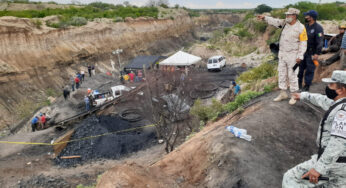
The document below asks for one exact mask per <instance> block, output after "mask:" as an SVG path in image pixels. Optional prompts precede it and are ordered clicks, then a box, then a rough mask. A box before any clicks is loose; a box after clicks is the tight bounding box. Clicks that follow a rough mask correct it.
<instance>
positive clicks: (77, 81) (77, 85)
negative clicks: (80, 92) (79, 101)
mask: <svg viewBox="0 0 346 188" xmlns="http://www.w3.org/2000/svg"><path fill="white" fill-rule="evenodd" d="M79 81H80V80H79V78H78V77H76V78H75V79H74V82H75V83H76V89H78V88H79Z"/></svg>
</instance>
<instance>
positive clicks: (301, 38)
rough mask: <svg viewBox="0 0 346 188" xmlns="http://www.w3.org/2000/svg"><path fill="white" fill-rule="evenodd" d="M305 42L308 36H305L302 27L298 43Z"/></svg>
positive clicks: (304, 30)
mask: <svg viewBox="0 0 346 188" xmlns="http://www.w3.org/2000/svg"><path fill="white" fill-rule="evenodd" d="M307 40H308V35H307V34H306V29H305V27H304V28H303V32H301V33H300V34H299V41H307Z"/></svg>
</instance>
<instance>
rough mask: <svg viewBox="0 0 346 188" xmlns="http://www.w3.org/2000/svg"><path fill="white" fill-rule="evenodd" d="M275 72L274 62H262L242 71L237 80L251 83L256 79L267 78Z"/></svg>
mask: <svg viewBox="0 0 346 188" xmlns="http://www.w3.org/2000/svg"><path fill="white" fill-rule="evenodd" d="M276 74H277V67H276V64H272V63H267V62H266V63H262V64H261V65H260V66H258V67H255V68H253V69H251V70H249V71H246V72H244V73H242V74H241V75H240V76H239V77H238V79H237V81H238V82H241V83H252V82H255V81H257V80H263V79H267V78H269V77H273V76H275V75H276Z"/></svg>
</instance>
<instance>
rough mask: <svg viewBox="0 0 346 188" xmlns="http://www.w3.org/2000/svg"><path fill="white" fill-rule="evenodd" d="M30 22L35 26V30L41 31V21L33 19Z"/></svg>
mask: <svg viewBox="0 0 346 188" xmlns="http://www.w3.org/2000/svg"><path fill="white" fill-rule="evenodd" d="M31 22H32V23H33V24H34V25H35V27H36V28H37V29H41V26H42V21H41V20H39V19H33V20H31Z"/></svg>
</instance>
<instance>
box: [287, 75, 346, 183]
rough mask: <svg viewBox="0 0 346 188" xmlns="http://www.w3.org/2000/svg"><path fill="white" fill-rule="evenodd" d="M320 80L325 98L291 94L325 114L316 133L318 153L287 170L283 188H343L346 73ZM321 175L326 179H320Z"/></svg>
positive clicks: (345, 169) (345, 151)
mask: <svg viewBox="0 0 346 188" xmlns="http://www.w3.org/2000/svg"><path fill="white" fill-rule="evenodd" d="M322 81H323V82H325V83H328V86H327V87H326V95H321V94H313V93H308V92H302V93H300V94H299V93H295V94H293V96H294V97H295V99H296V100H302V101H306V102H310V103H312V104H314V105H316V106H320V107H321V108H322V109H324V110H326V111H327V112H326V113H325V115H324V117H323V119H322V121H321V122H320V126H319V130H318V133H317V140H316V141H317V144H318V146H319V150H318V154H315V155H313V156H312V157H311V159H310V160H308V161H305V162H303V163H301V164H299V165H297V166H295V167H293V168H292V169H290V170H288V171H287V172H286V173H285V174H284V177H283V181H282V187H283V188H297V187H317V186H318V187H345V185H346V71H341V70H336V71H334V72H333V74H332V77H331V78H324V79H322ZM322 176H323V177H326V178H329V180H319V177H322ZM303 178H307V179H308V180H305V179H303Z"/></svg>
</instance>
